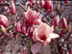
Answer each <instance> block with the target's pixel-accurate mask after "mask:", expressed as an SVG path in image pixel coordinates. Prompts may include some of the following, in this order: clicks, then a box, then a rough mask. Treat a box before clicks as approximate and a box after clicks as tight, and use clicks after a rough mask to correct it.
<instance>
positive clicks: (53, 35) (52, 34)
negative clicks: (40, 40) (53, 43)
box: [50, 33, 59, 38]
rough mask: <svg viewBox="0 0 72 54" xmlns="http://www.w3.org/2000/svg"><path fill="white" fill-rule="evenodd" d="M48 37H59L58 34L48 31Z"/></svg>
mask: <svg viewBox="0 0 72 54" xmlns="http://www.w3.org/2000/svg"><path fill="white" fill-rule="evenodd" d="M50 38H59V35H58V34H55V33H50Z"/></svg>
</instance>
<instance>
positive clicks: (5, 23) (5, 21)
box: [0, 14, 8, 28]
mask: <svg viewBox="0 0 72 54" xmlns="http://www.w3.org/2000/svg"><path fill="white" fill-rule="evenodd" d="M0 24H1V25H3V26H4V27H5V28H7V27H8V18H7V17H6V16H4V15H1V14H0Z"/></svg>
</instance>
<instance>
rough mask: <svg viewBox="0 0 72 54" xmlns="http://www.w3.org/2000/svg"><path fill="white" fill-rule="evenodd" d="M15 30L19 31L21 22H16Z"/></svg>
mask: <svg viewBox="0 0 72 54" xmlns="http://www.w3.org/2000/svg"><path fill="white" fill-rule="evenodd" d="M16 31H17V32H21V23H20V22H17V25H16Z"/></svg>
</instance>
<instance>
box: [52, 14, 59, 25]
mask: <svg viewBox="0 0 72 54" xmlns="http://www.w3.org/2000/svg"><path fill="white" fill-rule="evenodd" d="M59 21H60V19H59V15H57V16H56V17H55V20H54V23H53V24H54V26H58V25H59Z"/></svg>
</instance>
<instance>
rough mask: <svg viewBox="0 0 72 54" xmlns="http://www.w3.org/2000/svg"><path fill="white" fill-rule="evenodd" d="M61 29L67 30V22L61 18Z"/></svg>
mask: <svg viewBox="0 0 72 54" xmlns="http://www.w3.org/2000/svg"><path fill="white" fill-rule="evenodd" d="M62 28H63V29H66V28H67V21H66V19H65V18H64V17H63V20H62Z"/></svg>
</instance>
